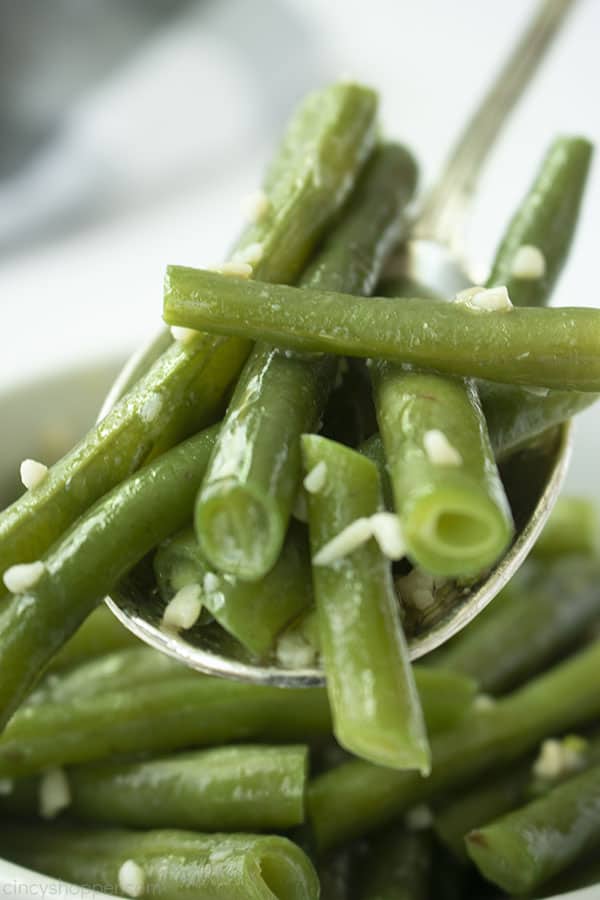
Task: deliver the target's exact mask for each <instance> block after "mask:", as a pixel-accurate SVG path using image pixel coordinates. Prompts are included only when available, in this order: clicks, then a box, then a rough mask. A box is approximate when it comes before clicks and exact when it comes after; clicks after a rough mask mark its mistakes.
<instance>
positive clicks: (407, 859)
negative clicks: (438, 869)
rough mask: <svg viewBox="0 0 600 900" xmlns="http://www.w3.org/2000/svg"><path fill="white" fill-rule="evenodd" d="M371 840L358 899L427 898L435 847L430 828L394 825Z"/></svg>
mask: <svg viewBox="0 0 600 900" xmlns="http://www.w3.org/2000/svg"><path fill="white" fill-rule="evenodd" d="M369 844H370V846H369V853H368V856H367V859H366V860H365V862H364V864H363V866H362V877H360V876H359V890H358V895H357V900H428V898H429V896H430V893H429V891H430V882H431V868H432V847H431V838H430V835H429V834H427V832H425V831H407V830H406V829H404V828H403V827H402V826H394V827H392V828H390V829H389V830H388V831H386V832H384V833H383V834H380V835H376V836H374V837H373V838H371V840H370V842H369Z"/></svg>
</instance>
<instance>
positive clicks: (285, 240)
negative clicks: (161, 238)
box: [0, 84, 377, 594]
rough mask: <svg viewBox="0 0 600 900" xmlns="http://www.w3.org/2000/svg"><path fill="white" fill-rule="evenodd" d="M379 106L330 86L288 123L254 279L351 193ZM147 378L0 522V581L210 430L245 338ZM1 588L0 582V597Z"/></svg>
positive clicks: (292, 251) (171, 355)
mask: <svg viewBox="0 0 600 900" xmlns="http://www.w3.org/2000/svg"><path fill="white" fill-rule="evenodd" d="M376 105H377V100H376V97H375V95H374V94H373V92H372V91H370V90H368V89H366V88H362V87H360V86H358V85H353V84H335V85H332V86H331V87H329V88H326V89H324V90H323V91H320V92H317V93H315V94H312V95H311V96H310V97H309V98H307V100H306V101H305V102H304V103H303V104H302V106H301V107H300V108H299V110H298V111H297V113H296V114H295V116H294V117H293V118H292V121H291V124H290V126H289V128H288V132H287V134H286V136H285V137H284V140H283V143H282V146H281V147H280V149H279V151H278V154H277V156H276V158H275V162H274V163H273V165H272V167H271V170H270V172H269V173H268V175H267V178H266V182H265V190H266V194H267V196H268V210H267V213H266V215H265V216H264V217H263V218H262V219H261V221H260V222H258V223H257V224H254V225H251V226H249V227H248V228H247V229H246V230H245V232H244V234H242V236H241V238H240V240H239V241H238V243H237V247H236V250H237V251H238V252H241V253H242V254H243V252H244V250H246V249H247V248H248V247H249V246H251V245H255V244H259V245H260V247H261V248H262V258H261V260H260V261H259V262H258V263H257V264H256V266H255V267H254V271H253V275H254V277H255V278H256V279H258V280H259V281H268V280H274V281H291V280H293V279H294V278H295V277H296V275H297V274H298V272H299V271H300V270H301V269H302V267H303V265H304V263H305V262H306V259H307V258H308V256H309V255H310V253H311V251H312V249H313V247H314V245H315V244H316V243H317V241H318V240H319V239H320V237H321V236H322V233H323V231H324V229H325V228H326V226H327V224H328V223H329V221H330V220H331V219H332V217H333V216H334V215H335V214H336V212H337V211H338V209H339V208H340V207H341V205H342V204H343V202H344V200H345V199H346V196H347V195H348V193H349V191H350V189H351V187H352V185H353V182H354V178H355V176H356V173H357V171H358V169H359V168H360V166H361V164H362V162H363V160H364V159H365V158H366V156H367V154H368V153H369V151H370V150H371V148H372V146H373V143H374V140H375V135H374V119H375V112H376ZM164 346H165V348H166V349H165V351H164V353H163V354H162V355H161V356H160V357H159V358H158V360H157V361H156V362H155V363H154V365H153V367H152V368H151V370H150V371H149V372H148V374H147V375H145V377H143V378H142V379H141V381H139V382H138V383H137V384H136V385H135V387H134V388H133V389H132V390H131V391H130V392H129V393H128V394H127V395H126V396H125V397H124V398H123V399H122V400H121V401H120V402H119V403H117V404H116V406H115V407H114V409H113V410H112V411H111V412H110V413H109V414H108V415H107V416H106V417H105V418H104V419H103V420H102V422H100V423H99V424H98V425H96V427H95V428H93V429H92V430H91V431H90V432H89V433H88V435H87V436H86V437H85V438H84V439H83V440H82V441H81V442H80V443H79V444H78V445H77V446H76V447H75V448H74V450H72V451H70V453H68V454H67V455H66V456H65V457H64V458H63V459H62V460H61V461H60V462H58V463H57V464H56V465H55V466H53V467H52V468H51V470H50V471H49V473H48V475H47V477H46V478H45V479H44V480H43V481H42V482H41V484H40V485H39V486H38V487H36V488H35V489H34V490H31V491H28V492H27V493H26V494H24V495H23V496H22V497H21V498H19V499H18V500H17V501H16V502H15V503H14V504H13V505H12V506H10V507H9V508H8V509H7V510H5V511H4V512H3V513H2V514H1V515H0V575H1V574H2V573H4V572H5V570H6V569H8V568H10V566H12V565H14V564H16V563H23V562H31V561H32V560H35V559H39V557H40V556H41V555H42V554H44V553H45V552H46V551H47V550H48V548H49V547H50V546H51V544H53V543H54V542H55V541H56V540H57V539H58V538H59V537H60V535H61V534H62V533H63V532H64V531H65V529H66V528H68V527H69V526H70V525H71V524H72V523H73V522H74V521H75V519H76V518H77V517H78V516H80V515H81V514H82V513H84V512H85V511H86V510H87V509H88V508H89V507H90V506H91V505H92V504H93V503H94V502H95V501H96V500H98V498H99V497H101V496H102V495H103V494H105V493H107V492H108V491H109V490H111V489H112V488H113V487H114V486H115V485H117V484H119V482H120V481H122V480H123V479H124V478H125V477H127V476H128V475H130V474H131V473H132V472H133V471H134V470H135V469H137V468H139V467H140V466H141V465H142V464H143V463H144V462H146V461H148V459H150V458H152V457H153V456H156V455H158V454H159V453H160V452H162V451H164V450H166V449H168V448H169V447H170V446H172V445H173V444H176V443H177V442H178V441H180V440H182V439H183V438H185V437H187V436H188V435H190V434H193V433H194V432H195V431H198V430H199V429H200V428H202V427H205V426H206V425H208V424H210V423H211V422H214V421H215V419H216V418H217V416H218V414H219V412H220V411H221V409H222V405H223V399H224V396H225V394H226V392H227V390H228V388H229V387H230V385H231V384H232V383H233V382H234V381H235V379H236V377H237V375H238V374H239V371H240V369H241V367H242V365H243V363H244V361H245V359H246V357H247V356H248V353H249V352H250V349H251V344H250V343H249V341H248V340H244V339H242V340H239V339H235V340H226V339H224V338H222V337H218V338H214V337H211V336H210V335H206V334H199V335H196V336H193V337H192V338H191V340H189V341H187V342H186V343H182V342H176V343H175V344H173V345H172V346H170V347H169V346H168V337H167V336H165V340H164ZM2 593H4V586H3V584H2V583H1V582H0V594H2Z"/></svg>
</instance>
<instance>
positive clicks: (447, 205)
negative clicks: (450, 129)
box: [414, 0, 575, 254]
mask: <svg viewBox="0 0 600 900" xmlns="http://www.w3.org/2000/svg"><path fill="white" fill-rule="evenodd" d="M574 3H575V0H542V3H541V4H540V6H539V8H538V10H537V12H536V13H535V15H534V17H533V19H532V20H531V21H530V22H529V24H528V25H527V27H526V29H525V31H524V32H523V34H522V35H521V37H520V39H519V40H518V41H517V43H516V44H515V46H514V48H513V49H512V51H511V53H510V55H509V56H508V58H507V60H506V61H505V63H504V65H503V66H502V68H501V69H500V71H499V73H498V75H497V76H496V78H495V79H494V82H493V83H492V85H491V86H490V88H489V89H488V91H487V92H486V94H485V96H484V97H483V99H482V101H481V102H480V104H479V106H478V107H477V109H476V110H475V112H474V113H473V115H472V116H471V118H470V120H469V121H468V122H467V125H466V127H465V128H464V130H463V132H462V134H461V136H460V137H459V139H458V142H457V143H456V145H455V146H454V149H453V150H452V152H451V153H450V156H449V157H448V160H447V162H446V164H445V166H444V169H443V171H442V174H441V175H440V177H439V179H438V181H437V183H436V184H435V185H434V186H433V188H432V189H431V191H430V192H429V194H428V195H427V196H426V198H425V200H424V203H423V205H422V208H421V212H420V215H419V218H418V221H417V223H416V225H415V228H414V235H415V237H418V238H426V239H428V240H432V241H435V242H436V243H440V244H444V245H445V246H447V247H448V248H449V249H450V250H451V251H454V252H456V253H457V254H458V253H460V250H461V243H462V236H463V226H464V223H465V220H466V217H467V213H468V209H469V205H470V202H471V199H472V197H473V195H474V193H475V189H476V187H477V185H478V182H479V177H480V175H481V172H482V170H483V166H484V164H485V162H486V160H487V157H488V154H489V152H490V150H491V148H492V147H493V145H494V142H495V140H496V138H497V137H498V135H499V134H500V132H501V131H502V129H503V128H504V126H505V124H506V122H507V120H508V118H509V116H510V113H511V112H512V110H513V109H514V107H515V106H516V104H517V102H518V101H519V99H520V97H521V95H522V94H523V92H524V90H525V88H526V87H527V86H528V84H529V82H530V81H531V79H532V77H533V75H534V74H535V72H536V70H537V68H538V66H539V64H540V62H541V61H542V59H543V58H544V56H545V54H546V51H547V50H548V48H549V47H550V45H551V43H552V41H553V39H554V37H555V36H556V35H557V33H558V31H559V29H560V27H561V25H562V23H563V22H564V20H565V17H566V14H567V13H568V12H569V10H570V9H571V7H572V6H573V5H574Z"/></svg>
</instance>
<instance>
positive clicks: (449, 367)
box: [164, 266, 600, 391]
mask: <svg viewBox="0 0 600 900" xmlns="http://www.w3.org/2000/svg"><path fill="white" fill-rule="evenodd" d="M164 317H165V320H166V321H167V322H168V323H169V324H172V325H185V326H189V327H191V328H204V329H206V330H210V331H214V332H216V333H219V334H237V335H245V336H247V337H262V338H263V339H265V340H269V341H272V342H273V343H274V344H277V345H278V346H281V347H289V348H290V349H292V350H300V351H303V352H316V353H319V352H325V353H336V354H338V355H341V356H358V357H367V358H377V359H386V360H389V361H390V362H398V363H404V364H406V365H414V366H418V367H419V368H424V369H434V370H436V371H438V372H442V373H447V374H450V375H471V376H474V377H477V378H484V379H487V380H489V381H501V382H507V383H511V384H521V385H534V386H541V387H548V388H561V389H565V390H579V391H598V390H599V389H600V352H599V351H600V310H597V309H586V308H573V307H563V308H561V309H528V308H524V309H519V308H516V309H511V310H510V311H497V312H479V311H475V310H472V309H469V308H468V307H467V306H466V305H465V304H463V303H444V302H439V303H438V302H435V301H430V300H425V299H423V298H413V299H403V300H402V302H401V303H399V302H398V301H397V300H394V299H391V298H388V297H378V298H375V300H371V299H368V298H364V297H356V296H351V295H349V294H338V293H335V292H333V291H317V290H307V289H306V288H302V289H300V288H295V287H288V286H286V285H269V286H264V285H258V284H255V283H253V282H250V281H244V282H243V281H240V280H237V279H229V280H227V279H225V278H223V277H222V276H220V275H218V274H215V273H213V272H205V271H202V270H200V269H189V268H185V267H183V266H169V268H168V274H167V280H166V285H165V300H164Z"/></svg>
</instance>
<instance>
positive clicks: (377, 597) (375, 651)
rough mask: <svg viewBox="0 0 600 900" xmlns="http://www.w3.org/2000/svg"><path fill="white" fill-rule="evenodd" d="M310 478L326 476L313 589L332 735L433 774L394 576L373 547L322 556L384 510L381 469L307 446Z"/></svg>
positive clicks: (380, 758)
mask: <svg viewBox="0 0 600 900" xmlns="http://www.w3.org/2000/svg"><path fill="white" fill-rule="evenodd" d="M302 455H303V459H304V467H305V471H306V472H310V471H311V470H313V469H314V468H315V467H316V466H317V465H319V466H321V467H324V470H325V473H326V474H325V483H324V484H323V486H322V487H321V489H320V490H319V491H317V492H314V493H309V494H308V509H309V531H310V542H311V549H312V553H313V584H314V589H315V603H316V607H317V614H318V618H319V632H320V636H321V654H322V659H323V667H324V669H325V672H326V675H327V690H328V694H329V699H330V703H331V708H332V714H333V722H334V732H335V735H336V737H337V739H338V741H339V742H340V744H341V745H342V746H343V747H346V749H348V750H350V751H351V752H352V753H355V754H356V755H357V756H363V757H364V758H365V759H370V760H371V761H373V762H376V763H379V764H380V765H386V766H391V767H393V768H397V769H399V768H418V769H421V771H428V768H429V748H428V744H427V737H426V734H425V729H424V724H423V718H422V713H421V709H420V705H419V700H418V695H417V690H416V686H415V683H414V679H413V674H412V671H411V668H410V662H409V659H408V651H407V647H406V642H405V639H404V634H403V631H402V625H401V622H400V615H399V610H398V601H397V599H396V595H395V592H394V586H393V582H392V578H391V567H390V563H389V560H387V559H386V558H385V557H384V556H383V554H382V552H381V551H380V550H379V548H378V547H377V545H376V544H375V542H374V541H373V540H372V539H371V540H370V541H368V542H367V543H365V544H364V545H363V546H361V547H359V548H358V549H355V550H354V551H353V552H352V553H350V554H349V555H347V556H344V557H343V558H339V559H336V561H334V562H332V563H327V564H325V565H316V564H315V563H314V559H315V556H316V554H317V553H318V552H319V551H320V550H321V549H322V548H323V547H324V546H325V545H326V544H328V543H329V541H331V540H332V539H334V538H335V537H336V536H337V535H338V534H339V533H340V532H342V531H343V530H344V529H345V528H347V527H348V526H350V525H351V524H352V523H353V522H355V521H356V520H357V519H361V518H368V517H370V516H372V515H374V514H375V513H377V512H379V511H380V510H381V508H382V503H381V488H380V485H379V476H378V474H377V469H376V467H375V466H374V465H373V463H371V462H370V461H369V460H368V459H366V458H365V457H364V456H361V455H360V454H358V453H356V451H354V450H350V449H349V448H347V447H344V446H342V444H337V443H335V442H334V441H330V440H328V439H327V438H323V437H320V436H318V435H305V436H304V437H303V438H302Z"/></svg>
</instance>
